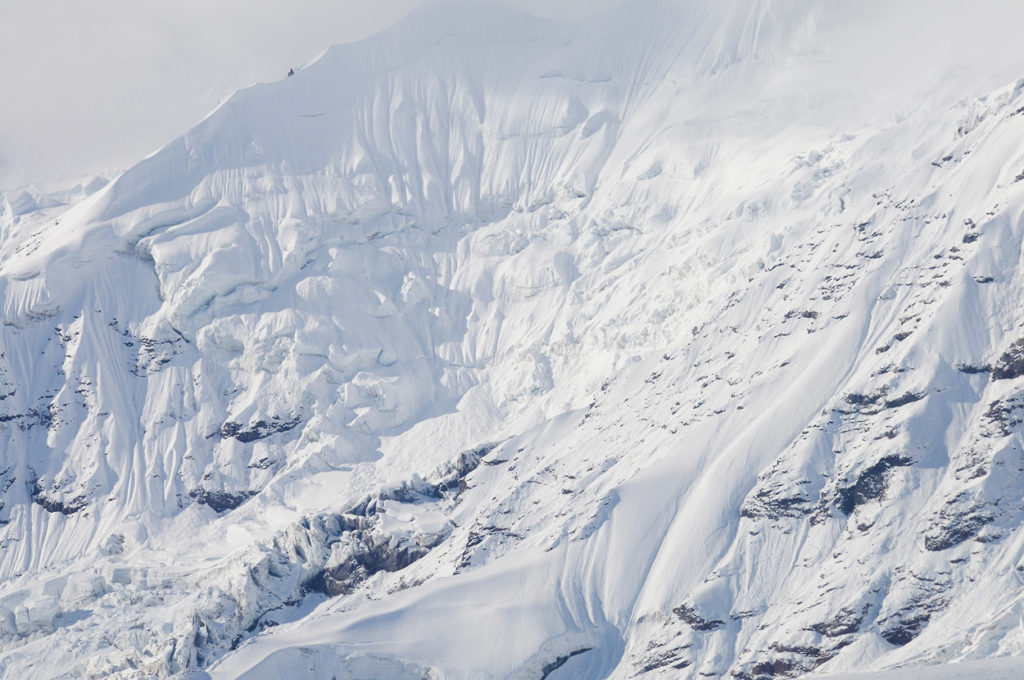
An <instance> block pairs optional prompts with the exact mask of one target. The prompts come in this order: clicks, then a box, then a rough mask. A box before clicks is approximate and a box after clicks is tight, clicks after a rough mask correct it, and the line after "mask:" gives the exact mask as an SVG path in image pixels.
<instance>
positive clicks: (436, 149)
mask: <svg viewBox="0 0 1024 680" xmlns="http://www.w3.org/2000/svg"><path fill="white" fill-rule="evenodd" d="M876 9H879V11H880V12H881V9H880V8H876ZM900 11H902V10H891V11H890V13H888V14H886V13H882V14H880V15H879V16H877V17H874V18H872V19H871V20H867V21H865V20H863V18H861V20H860V21H859V22H857V21H852V17H851V16H850V12H851V10H850V9H849V8H844V7H837V6H835V4H832V5H826V4H823V3H810V2H796V1H792V2H759V3H746V2H744V3H740V2H735V3H733V2H724V3H723V2H710V1H708V2H696V3H687V4H686V5H682V6H678V5H676V4H674V3H668V2H649V1H648V2H640V3H634V4H630V5H627V6H626V7H624V8H622V9H621V10H618V11H616V12H613V13H611V14H608V15H604V16H601V17H598V18H596V19H594V20H591V21H588V22H584V23H575V24H560V23H551V22H542V21H540V20H536V19H532V18H529V17H525V16H522V15H519V14H515V13H512V12H510V11H505V10H502V9H500V8H495V7H489V6H482V7H478V6H477V5H472V6H469V5H459V4H451V5H436V6H432V7H430V8H428V9H426V10H423V11H422V12H420V13H419V14H417V15H414V16H413V17H412V18H410V19H409V20H407V21H406V22H404V23H403V24H400V25H399V26H397V27H395V28H394V29H392V30H391V31H389V32H387V33H385V34H382V35H381V36H378V37H376V38H373V39H371V40H369V41H366V42H363V43H359V44H356V45H349V46H341V47H337V48H334V49H332V50H331V51H329V52H328V53H327V54H326V55H325V56H324V57H323V58H322V59H321V60H320V61H318V62H317V63H315V64H314V65H312V66H310V67H309V68H307V69H306V70H303V71H301V72H299V73H297V74H296V75H295V76H294V77H291V78H288V79H286V80H284V81H281V82H279V83H274V84H271V85H266V86H259V87H256V88H252V89H250V90H246V91H243V92H241V93H239V94H237V95H236V96H234V97H233V98H232V99H230V100H229V101H228V102H227V103H226V104H225V105H224V106H222V107H221V108H220V109H218V111H216V112H215V113H213V114H211V116H210V117H208V118H207V119H206V120H204V121H203V122H201V123H200V124H199V125H197V126H196V127H195V128H194V129H193V130H191V131H190V132H188V133H187V134H185V135H184V136H182V137H181V138H179V139H177V140H175V141H174V142H172V143H171V144H169V145H168V146H167V147H165V148H164V149H163V150H161V151H159V152H157V153H156V154H154V155H153V156H151V157H149V158H147V159H146V160H144V161H142V162H141V163H139V164H138V165H137V166H135V167H134V168H132V169H130V170H129V171H127V172H126V173H124V174H123V175H122V176H120V177H119V178H117V179H116V180H114V181H113V182H111V183H110V184H109V185H108V186H106V187H104V188H102V189H98V188H97V187H93V188H92V189H91V190H90V192H89V193H91V195H90V196H89V197H87V198H84V199H82V200H80V201H79V202H77V203H76V204H75V205H73V207H71V208H69V209H67V210H65V211H55V210H54V209H53V208H52V206H51V207H49V208H47V207H46V205H45V202H43V203H40V202H39V201H38V200H36V199H35V198H32V197H27V198H26V197H24V196H23V197H19V198H18V200H17V201H13V199H12V200H8V201H7V203H5V205H4V212H3V214H2V215H0V220H2V221H0V227H2V241H0V297H2V300H3V317H4V324H3V326H2V327H0V342H2V348H0V452H2V455H0V462H2V466H0V490H2V496H0V502H2V509H0V519H2V520H3V522H4V525H3V527H2V528H0V540H2V545H3V550H2V551H0V574H2V575H3V585H2V586H0V644H2V649H3V652H2V655H0V673H2V674H4V675H9V676H10V677H30V676H39V677H104V678H105V677H124V678H135V677H171V676H183V677H184V676H187V675H188V674H189V673H199V674H200V675H199V676H198V677H205V676H204V675H202V673H209V674H210V675H211V676H212V677H225V678H228V677H247V678H268V677H269V678H274V677H288V678H294V677H324V674H325V673H336V674H338V675H339V677H349V676H351V677H401V678H404V677H445V678H480V677H496V678H505V677H523V678H542V677H550V678H557V677H563V678H569V677H634V676H636V675H637V674H646V675H645V677H647V676H650V677H672V678H676V677H695V678H696V677H736V678H748V679H753V678H768V677H795V676H798V675H801V674H804V673H806V672H809V671H812V670H819V671H828V670H833V671H842V670H865V669H872V668H883V667H887V666H895V665H900V664H919V663H937V662H945V661H952V660H959V659H964V658H967V659H971V658H980V659H984V658H988V657H992V656H1007V655H1013V654H1020V653H1021V652H1022V648H1024V639H1021V637H1020V632H1019V626H1018V621H1019V617H1020V615H1021V599H1022V597H1021V592H1020V588H1019V586H1018V581H1019V578H1020V577H1019V574H1020V572H1021V570H1022V569H1024V565H1020V566H1019V565H1018V562H1019V560H1020V559H1021V549H1020V547H1019V544H1020V541H1021V539H1022V536H1024V534H1021V531H1020V529H1021V524H1022V518H1024V514H1022V513H1024V504H1022V502H1021V500H1020V498H1021V496H1022V494H1021V488H1022V485H1024V481H1022V479H1021V475H1022V471H1024V452H1022V448H1021V446H1022V439H1021V425H1022V423H1024V392H1021V382H1020V381H1021V379H1022V377H1024V350H1022V343H1024V315H1022V312H1021V310H1020V306H1019V304H1018V301H1019V300H1020V299H1021V286H1022V279H1021V272H1020V257H1021V242H1022V237H1024V233H1022V231H1024V222H1022V220H1021V212H1022V207H1024V182H1022V181H1021V180H1022V178H1024V152H1022V151H1021V149H1024V115H1022V114H1021V112H1022V111H1024V88H1022V87H1021V86H1020V85H1019V84H1018V85H1009V86H1006V87H1003V88H1001V89H997V90H994V91H992V92H991V93H989V94H987V95H984V96H980V97H979V96H974V95H975V93H976V88H977V87H979V86H981V85H983V84H984V83H981V82H980V81H973V80H971V74H972V73H973V71H971V70H970V69H969V68H967V67H963V68H961V70H960V71H950V72H947V71H944V70H943V69H942V68H938V67H936V68H935V70H934V71H929V70H922V67H920V65H919V64H915V63H907V64H906V65H905V68H906V71H907V72H906V73H893V74H892V75H891V78H889V79H887V80H884V81H878V82H877V83H876V82H873V81H870V79H869V76H870V77H871V78H874V77H877V76H878V75H879V74H880V73H883V72H884V69H881V68H879V67H878V66H877V65H873V62H872V58H871V57H870V56H865V57H864V59H863V62H864V63H863V67H862V68H858V64H859V63H860V62H858V51H857V50H858V49H860V48H858V47H857V46H856V38H858V37H859V36H870V37H878V36H880V35H881V36H884V35H886V32H887V31H891V30H895V29H900V27H901V26H902V25H903V24H901V23H900V22H901V21H904V20H905V18H906V17H903V16H901V15H900ZM939 14H941V11H940V12H939ZM887 22H888V23H887ZM894 27H895V28H894ZM869 28H870V30H869ZM964 30H965V31H966V30H968V28H965V29H964ZM851 46H852V47H851ZM879 49H883V48H879ZM979 49H980V48H979ZM829 50H832V51H829ZM980 54H982V56H975V57H973V61H971V60H967V61H965V62H964V63H966V64H969V65H973V67H975V68H981V67H983V66H984V65H985V64H987V63H988V62H986V61H985V60H984V59H983V58H982V57H985V58H990V57H991V55H990V54H988V53H984V52H983V51H982V52H980ZM911 61H913V60H911ZM953 63H957V64H959V63H960V62H952V61H951V62H949V64H953ZM949 64H945V65H943V68H945V66H948V65H949ZM1013 66H1014V64H1012V63H1001V64H1000V66H999V68H1000V69H1010V68H1012V67H1013ZM1019 66H1020V67H1021V73H1022V74H1024V64H1020V65H1019ZM873 69H874V70H873ZM890 69H891V70H894V71H895V70H898V69H896V67H895V66H894V65H890ZM915 69H917V70H915ZM1000 72H1001V71H1000ZM924 74H931V75H935V74H940V75H942V76H943V77H942V78H941V79H936V80H927V79H924ZM950 74H952V75H950ZM841 76H842V77H848V80H842V81H840V80H837V78H840V77H841ZM991 77H994V75H993V76H991ZM908 79H917V80H915V82H916V83H917V84H918V85H920V86H921V87H925V88H926V91H927V93H928V94H926V95H921V96H918V95H917V94H916V93H915V92H912V91H909V90H905V89H901V87H902V86H904V85H906V84H907V82H908ZM938 83H941V87H940V86H939V84H938ZM927 88H930V89H927ZM957 88H960V89H959V90H957ZM957 102H959V103H957ZM897 113H898V115H897ZM97 189H98V190H97ZM1007 668H1009V666H1007ZM1000 669H1002V666H1000ZM1007 672H1009V671H1007ZM303 673H306V674H307V675H302V674H303ZM346 673H347V674H348V675H345V674H346Z"/></svg>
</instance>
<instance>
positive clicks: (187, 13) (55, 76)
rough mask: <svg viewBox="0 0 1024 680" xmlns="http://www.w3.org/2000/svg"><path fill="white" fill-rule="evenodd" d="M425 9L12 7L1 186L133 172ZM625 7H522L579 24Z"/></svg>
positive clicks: (178, 1)
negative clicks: (253, 93)
mask: <svg viewBox="0 0 1024 680" xmlns="http://www.w3.org/2000/svg"><path fill="white" fill-rule="evenodd" d="M423 1H424V0H278V1H277V2H270V1H269V0H89V1H88V2H85V1H81V0H0V87H2V89H0V189H2V188H4V187H7V188H10V187H13V186H18V185H24V184H29V183H38V184H46V183H48V182H50V183H52V182H51V181H52V180H55V179H56V180H63V181H65V182H66V181H67V179H68V178H74V177H78V176H81V175H84V174H87V173H104V172H106V173H109V172H110V171H111V170H115V169H119V168H123V167H125V166H127V165H129V164H131V163H132V162H134V161H136V160H139V159H140V158H141V157H143V156H145V155H146V154H148V153H150V152H152V151H154V150H156V149H157V148H159V147H160V146H162V145H163V144H164V143H166V142H168V141H170V140H171V139H172V138H173V137H175V136H177V135H178V134H180V133H181V132H184V131H185V130H186V129H188V128H189V127H190V126H191V125H192V124H193V123H194V122H196V121H197V120H198V119H200V118H201V117H202V116H204V115H206V114H207V113H208V112H209V111H210V110H212V109H213V108H214V107H215V106H216V105H217V104H218V103H219V102H220V101H221V100H222V99H224V98H225V97H227V96H228V95H230V94H231V93H232V92H234V91H235V90H237V89H239V88H241V87H245V86H247V85H251V84H253V83H255V82H259V81H270V80H276V79H278V78H281V77H283V76H284V75H285V74H286V73H287V71H288V68H289V66H292V65H295V66H298V65H301V64H303V63H305V62H307V61H309V60H310V59H312V58H313V57H315V56H317V55H318V54H319V53H320V52H322V51H323V50H324V49H326V48H327V47H329V46H330V45H332V44H334V43H339V42H350V41H353V40H358V39H359V38H362V37H365V36H367V35H369V34H371V33H374V32H376V31H379V30H381V29H383V28H386V27H387V26H389V25H391V24H393V23H394V22H395V21H397V20H398V19H399V18H401V17H402V16H404V15H405V14H406V13H408V12H409V11H410V10H411V9H412V8H414V7H415V6H417V5H419V4H421V3H422V2H423ZM478 1H480V2H484V1H485V0H478ZM617 2H619V0H510V2H509V3H508V4H512V5H515V6H517V7H520V8H522V9H525V10H527V11H531V12H534V13H537V14H541V15H544V16H549V17H552V18H558V19H572V18H575V17H579V16H583V15H586V14H588V13H592V12H594V11H599V10H601V9H604V8H607V7H610V6H612V5H614V4H617ZM58 183H59V182H58Z"/></svg>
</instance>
